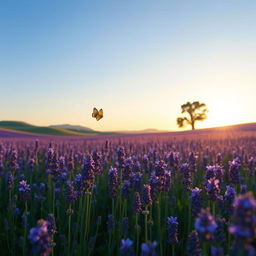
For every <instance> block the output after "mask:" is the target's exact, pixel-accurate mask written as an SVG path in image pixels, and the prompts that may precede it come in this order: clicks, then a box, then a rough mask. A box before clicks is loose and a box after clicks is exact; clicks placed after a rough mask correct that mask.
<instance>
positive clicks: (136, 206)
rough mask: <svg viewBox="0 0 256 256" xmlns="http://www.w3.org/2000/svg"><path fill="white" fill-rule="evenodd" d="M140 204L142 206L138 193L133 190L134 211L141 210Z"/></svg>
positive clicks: (138, 211)
mask: <svg viewBox="0 0 256 256" xmlns="http://www.w3.org/2000/svg"><path fill="white" fill-rule="evenodd" d="M141 206H142V204H141V199H140V193H139V192H135V194H134V199H133V210H134V211H135V212H136V213H140V212H141V211H142V209H141Z"/></svg>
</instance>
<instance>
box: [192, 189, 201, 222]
mask: <svg viewBox="0 0 256 256" xmlns="http://www.w3.org/2000/svg"><path fill="white" fill-rule="evenodd" d="M201 191H202V189H199V188H197V187H196V188H194V189H191V195H190V200H191V213H192V215H193V216H194V217H196V216H197V214H198V213H199V212H200V210H201V208H202V205H203V200H202V196H201V194H200V193H201Z"/></svg>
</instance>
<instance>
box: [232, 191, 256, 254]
mask: <svg viewBox="0 0 256 256" xmlns="http://www.w3.org/2000/svg"><path fill="white" fill-rule="evenodd" d="M255 211H256V200H255V199H254V197H253V194H252V193H251V192H248V193H246V194H243V195H239V196H237V197H236V198H235V201H234V213H233V216H232V222H233V223H232V224H231V225H230V226H229V232H230V233H231V234H232V235H233V236H234V237H235V239H234V243H233V246H232V248H231V251H232V253H233V254H232V255H249V252H250V250H251V246H250V243H251V242H252V241H253V240H254V239H255V237H256V216H255Z"/></svg>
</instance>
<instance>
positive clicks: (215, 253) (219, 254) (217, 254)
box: [211, 246, 224, 256]
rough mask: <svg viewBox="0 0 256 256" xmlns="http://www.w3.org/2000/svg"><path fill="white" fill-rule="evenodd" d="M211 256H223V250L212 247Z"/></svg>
mask: <svg viewBox="0 0 256 256" xmlns="http://www.w3.org/2000/svg"><path fill="white" fill-rule="evenodd" d="M211 254H212V256H224V250H223V248H217V247H214V246H212V247H211Z"/></svg>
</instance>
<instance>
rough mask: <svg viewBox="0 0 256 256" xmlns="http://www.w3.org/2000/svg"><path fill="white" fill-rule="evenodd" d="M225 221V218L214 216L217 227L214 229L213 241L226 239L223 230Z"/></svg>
mask: <svg viewBox="0 0 256 256" xmlns="http://www.w3.org/2000/svg"><path fill="white" fill-rule="evenodd" d="M225 222H226V220H225V219H223V218H216V224H217V227H216V229H215V231H214V241H216V242H220V243H221V242H225V241H226V237H225V232H224V224H225Z"/></svg>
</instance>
